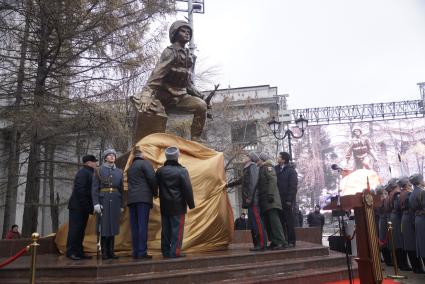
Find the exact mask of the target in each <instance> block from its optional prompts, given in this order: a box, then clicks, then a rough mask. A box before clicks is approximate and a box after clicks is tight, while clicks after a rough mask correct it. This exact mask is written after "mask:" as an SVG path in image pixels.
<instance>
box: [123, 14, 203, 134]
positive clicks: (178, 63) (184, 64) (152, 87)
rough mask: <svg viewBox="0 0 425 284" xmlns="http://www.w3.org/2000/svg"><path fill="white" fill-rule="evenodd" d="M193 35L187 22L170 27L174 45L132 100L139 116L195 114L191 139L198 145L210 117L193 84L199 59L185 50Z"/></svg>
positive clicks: (163, 53) (201, 97)
mask: <svg viewBox="0 0 425 284" xmlns="http://www.w3.org/2000/svg"><path fill="white" fill-rule="evenodd" d="M192 32H193V31H192V27H191V26H190V25H189V24H188V23H187V22H185V21H176V22H174V23H173V24H172V25H171V27H170V31H169V37H170V42H171V45H170V46H168V47H167V48H166V49H165V50H164V51H163V52H162V54H161V58H160V59H159V62H158V63H157V64H156V67H155V69H154V70H153V72H152V74H151V75H150V77H149V79H148V81H147V83H146V86H145V87H144V88H143V90H142V92H141V93H139V94H137V95H135V96H132V97H131V98H130V99H131V101H132V102H133V104H134V106H135V107H136V108H137V110H138V112H139V113H148V114H154V115H159V116H165V117H166V114H168V113H183V114H185V113H188V114H193V121H192V127H191V136H192V140H194V141H198V142H199V141H201V134H202V130H203V128H204V124H205V120H206V117H207V103H206V102H205V101H204V100H203V95H202V94H201V93H200V92H199V91H198V90H197V89H196V88H195V86H194V84H193V71H194V67H195V60H196V57H195V56H194V55H193V54H191V53H190V51H189V49H187V48H186V47H185V46H186V44H187V43H188V42H189V41H190V39H191V37H192Z"/></svg>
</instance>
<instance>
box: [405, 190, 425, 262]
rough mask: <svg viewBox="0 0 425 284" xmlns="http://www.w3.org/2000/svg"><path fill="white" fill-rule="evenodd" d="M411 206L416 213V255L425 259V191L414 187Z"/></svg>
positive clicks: (410, 201)
mask: <svg viewBox="0 0 425 284" xmlns="http://www.w3.org/2000/svg"><path fill="white" fill-rule="evenodd" d="M409 204H410V206H411V208H412V210H413V211H414V212H415V232H416V254H417V256H418V257H422V258H425V241H424V240H425V191H424V190H423V189H422V188H420V187H418V186H414V187H413V191H412V193H411V194H410V197H409Z"/></svg>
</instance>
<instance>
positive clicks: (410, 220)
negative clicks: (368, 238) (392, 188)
mask: <svg viewBox="0 0 425 284" xmlns="http://www.w3.org/2000/svg"><path fill="white" fill-rule="evenodd" d="M398 184H399V185H400V188H401V193H400V207H401V210H402V212H403V216H402V217H401V234H402V236H403V247H404V251H405V253H406V254H407V256H408V257H409V260H410V264H411V265H412V270H413V273H420V274H423V273H425V271H424V269H423V268H422V263H421V259H420V258H418V257H417V256H416V236H415V213H414V212H413V211H412V209H411V208H410V207H411V206H410V204H409V197H410V195H411V193H412V184H411V183H410V182H409V178H407V177H404V178H401V179H400V180H399V182H398Z"/></svg>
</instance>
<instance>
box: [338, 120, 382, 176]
mask: <svg viewBox="0 0 425 284" xmlns="http://www.w3.org/2000/svg"><path fill="white" fill-rule="evenodd" d="M351 133H352V139H351V141H350V147H349V148H348V151H347V154H346V156H345V157H346V159H347V163H348V162H349V161H350V159H351V156H353V157H354V166H355V169H357V170H358V169H371V165H370V158H369V156H370V157H372V159H373V160H374V161H376V155H375V153H374V151H373V149H372V146H371V145H370V142H369V139H368V138H367V137H365V136H363V135H362V131H361V129H360V128H358V127H355V128H353V130H352V132H351Z"/></svg>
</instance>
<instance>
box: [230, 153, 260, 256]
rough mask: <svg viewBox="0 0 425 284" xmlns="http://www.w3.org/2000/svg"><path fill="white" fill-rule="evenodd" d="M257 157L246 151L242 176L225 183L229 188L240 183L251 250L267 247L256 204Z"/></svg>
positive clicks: (255, 154)
mask: <svg viewBox="0 0 425 284" xmlns="http://www.w3.org/2000/svg"><path fill="white" fill-rule="evenodd" d="M259 159H260V158H259V157H258V155H257V153H255V152H250V153H248V155H246V156H245V159H244V163H245V164H244V168H243V174H242V177H241V178H240V179H238V180H236V181H234V182H231V183H228V184H227V187H229V188H230V187H233V186H236V185H240V184H241V185H242V208H245V209H248V222H249V223H250V227H251V235H252V242H253V244H254V247H253V248H251V249H250V250H251V251H259V250H264V249H266V248H267V232H266V228H265V226H264V220H263V216H262V214H261V213H260V208H259V204H258V190H257V183H258V167H257V165H256V163H257V162H258V160H259Z"/></svg>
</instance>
